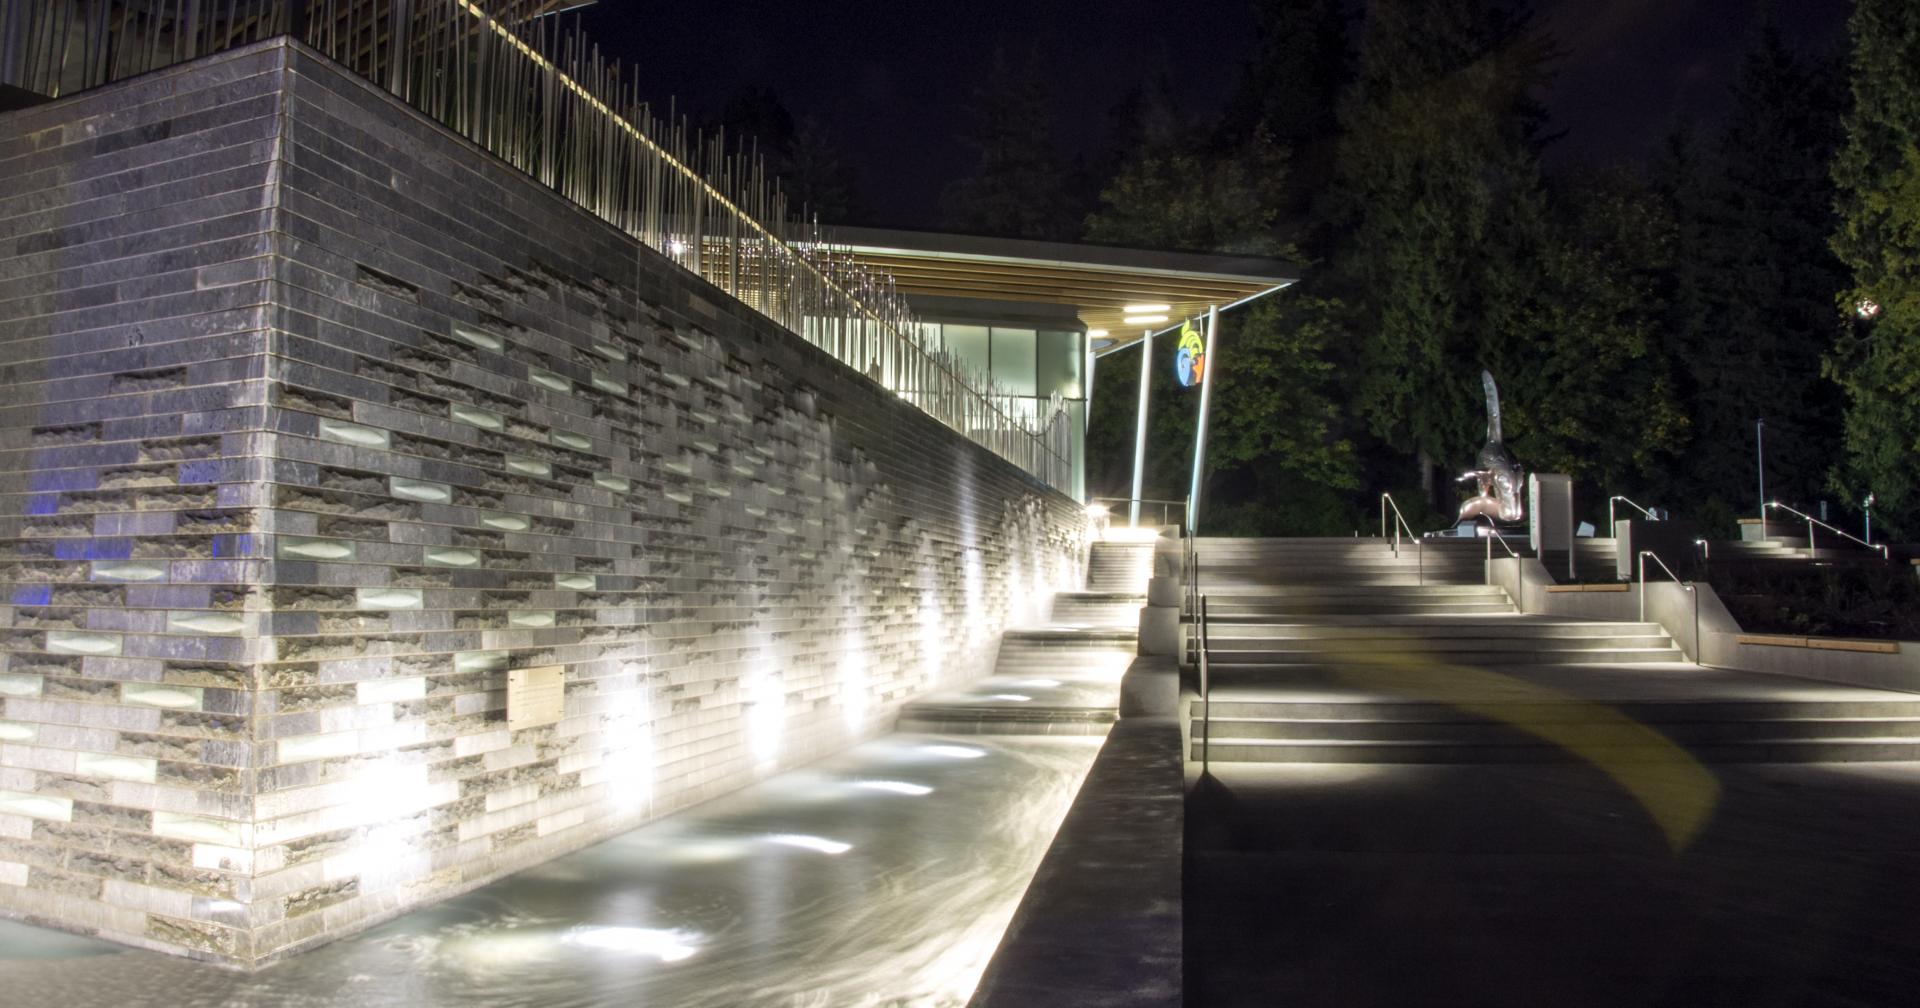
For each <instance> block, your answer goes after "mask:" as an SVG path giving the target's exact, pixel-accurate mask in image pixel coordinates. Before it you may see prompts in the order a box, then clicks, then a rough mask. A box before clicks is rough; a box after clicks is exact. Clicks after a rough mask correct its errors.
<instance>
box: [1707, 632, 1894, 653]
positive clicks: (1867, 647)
mask: <svg viewBox="0 0 1920 1008" xmlns="http://www.w3.org/2000/svg"><path fill="white" fill-rule="evenodd" d="M1735 639H1736V640H1738V641H1739V642H1740V643H1742V644H1758V645H1761V646H1763V647H1799V648H1813V649H1814V650H1816V651H1863V652H1867V653H1869V654H1899V653H1900V642H1899V641H1890V640H1853V639H1850V638H1846V637H1792V636H1788V635H1785V634H1745V633H1743V634H1740V635H1739V636H1738V637H1736V638H1735Z"/></svg>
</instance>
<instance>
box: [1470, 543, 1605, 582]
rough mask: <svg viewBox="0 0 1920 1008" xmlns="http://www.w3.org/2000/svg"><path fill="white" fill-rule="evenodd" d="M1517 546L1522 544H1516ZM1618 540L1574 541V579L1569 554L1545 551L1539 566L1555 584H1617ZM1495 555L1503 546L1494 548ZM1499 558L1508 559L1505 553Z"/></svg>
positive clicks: (1560, 551)
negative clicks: (1570, 575) (1610, 582)
mask: <svg viewBox="0 0 1920 1008" xmlns="http://www.w3.org/2000/svg"><path fill="white" fill-rule="evenodd" d="M1515 545H1516V546H1518V545H1520V544H1519V543H1515ZM1619 548H1620V547H1619V540H1617V539H1614V538H1612V537H1610V536H1609V537H1606V538H1600V537H1594V538H1590V539H1575V540H1574V541H1573V577H1572V578H1571V579H1569V578H1568V577H1567V551H1566V550H1543V551H1542V552H1541V554H1540V563H1541V565H1542V566H1544V567H1546V569H1547V573H1548V574H1549V575H1552V577H1553V579H1554V580H1555V581H1558V582H1560V583H1562V584H1566V583H1569V580H1571V581H1577V582H1580V583H1583V584H1591V583H1593V582H1597V581H1618V580H1621V578H1620V571H1619V567H1620V560H1619ZM1494 550H1495V551H1496V552H1499V551H1500V547H1498V546H1495V547H1494ZM1500 555H1502V556H1505V555H1506V554H1505V553H1501V554H1500Z"/></svg>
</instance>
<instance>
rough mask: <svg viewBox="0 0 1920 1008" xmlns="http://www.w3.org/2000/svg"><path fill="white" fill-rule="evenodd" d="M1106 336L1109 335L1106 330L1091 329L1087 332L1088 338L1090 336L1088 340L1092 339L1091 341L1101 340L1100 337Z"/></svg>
mask: <svg viewBox="0 0 1920 1008" xmlns="http://www.w3.org/2000/svg"><path fill="white" fill-rule="evenodd" d="M1105 335H1107V331H1106V330H1105V329H1089V330H1087V336H1088V338H1090V339H1099V338H1100V337H1102V336H1105Z"/></svg>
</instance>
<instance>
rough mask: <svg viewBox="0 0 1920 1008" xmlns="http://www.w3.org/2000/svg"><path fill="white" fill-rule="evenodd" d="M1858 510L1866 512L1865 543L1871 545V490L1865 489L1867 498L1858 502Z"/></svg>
mask: <svg viewBox="0 0 1920 1008" xmlns="http://www.w3.org/2000/svg"><path fill="white" fill-rule="evenodd" d="M1860 510H1862V511H1865V512H1866V513H1867V545H1869V546H1871V545H1873V491H1871V490H1869V491H1867V499H1866V500H1863V501H1861V502H1860Z"/></svg>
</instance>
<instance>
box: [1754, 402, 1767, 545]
mask: <svg viewBox="0 0 1920 1008" xmlns="http://www.w3.org/2000/svg"><path fill="white" fill-rule="evenodd" d="M1753 469H1754V473H1755V474H1756V475H1757V476H1759V478H1760V539H1761V541H1762V542H1764V541H1766V538H1767V421H1766V419H1765V418H1764V417H1763V418H1761V419H1759V420H1755V421H1754V422H1753Z"/></svg>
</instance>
